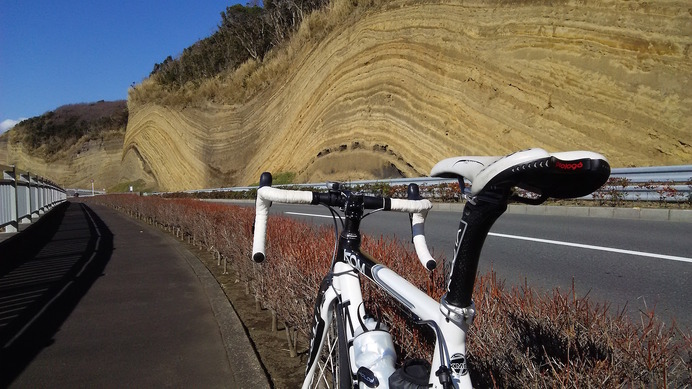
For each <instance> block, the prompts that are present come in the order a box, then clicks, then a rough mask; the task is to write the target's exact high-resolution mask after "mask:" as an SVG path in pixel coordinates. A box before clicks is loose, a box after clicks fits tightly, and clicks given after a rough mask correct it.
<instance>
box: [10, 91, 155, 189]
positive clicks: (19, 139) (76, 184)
mask: <svg viewBox="0 0 692 389" xmlns="http://www.w3.org/2000/svg"><path fill="white" fill-rule="evenodd" d="M127 117H128V112H127V107H126V102H125V101H112V102H106V101H99V102H95V103H84V104H70V105H65V106H62V107H59V108H57V109H55V110H54V111H49V112H46V113H45V114H43V115H40V116H37V117H34V118H30V119H27V120H25V121H22V122H21V123H19V124H18V125H16V126H15V127H14V128H13V129H12V130H10V131H9V132H8V133H6V134H3V136H1V137H0V163H4V164H13V165H17V166H18V167H19V168H20V169H22V170H26V171H29V172H31V173H33V174H37V175H40V176H43V177H47V178H49V179H51V180H53V181H55V182H57V183H59V184H60V185H62V186H64V187H67V188H90V187H91V180H94V184H95V186H96V188H98V189H110V188H112V187H114V186H116V185H118V184H121V183H127V182H133V181H137V180H142V181H141V182H142V184H141V185H142V186H144V185H149V186H154V185H155V182H154V180H153V179H152V178H151V177H150V176H149V175H148V174H147V173H145V172H144V171H143V167H142V165H141V163H140V161H139V159H137V158H134V159H133V158H125V159H123V158H122V148H123V139H124V136H125V128H126V126H127Z"/></svg>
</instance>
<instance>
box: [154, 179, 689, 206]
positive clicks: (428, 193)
mask: <svg viewBox="0 0 692 389" xmlns="http://www.w3.org/2000/svg"><path fill="white" fill-rule="evenodd" d="M293 177H294V174H293V173H279V174H277V175H276V177H274V181H273V185H283V186H284V188H285V189H293V190H313V188H310V187H304V186H291V184H292V183H293ZM254 186H257V183H255V184H254ZM347 187H348V188H349V190H352V191H356V192H365V193H370V194H374V195H378V196H387V197H395V198H405V197H406V188H407V185H390V184H388V183H385V182H381V183H375V184H369V185H352V186H348V185H347ZM625 188H631V189H633V190H637V189H646V190H651V191H654V192H655V193H656V194H657V196H658V198H657V199H656V200H646V201H645V200H643V199H641V198H634V199H627V198H625V196H624V195H623V190H624V189H625ZM682 188H686V189H687V191H683V190H682ZM420 191H421V195H422V196H423V197H425V198H428V199H430V200H432V201H436V202H443V203H454V202H460V201H463V199H462V198H461V197H460V196H459V184H458V183H451V184H450V183H443V184H437V185H423V186H421V187H420ZM161 195H162V196H164V197H169V198H199V199H231V200H233V199H236V200H240V199H254V198H256V196H257V191H256V189H250V190H238V191H231V190H224V191H221V190H219V191H211V192H196V193H195V192H192V193H191V192H174V193H164V194H161ZM545 204H546V205H566V206H570V205H571V206H601V207H626V208H633V207H640V208H676V209H690V208H692V178H691V179H690V180H688V181H686V182H682V183H676V182H653V181H651V182H644V183H633V182H630V181H629V180H627V179H623V178H610V179H609V180H608V181H607V182H606V184H605V185H604V186H603V187H602V188H600V189H599V190H598V191H596V192H594V193H593V194H592V195H591V198H590V199H569V200H548V201H547V202H546V203H545Z"/></svg>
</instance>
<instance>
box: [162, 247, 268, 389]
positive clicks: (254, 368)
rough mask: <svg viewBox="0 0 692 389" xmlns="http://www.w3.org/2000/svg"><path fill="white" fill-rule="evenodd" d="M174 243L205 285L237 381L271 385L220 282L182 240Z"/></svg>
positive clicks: (252, 385) (246, 384)
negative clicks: (184, 245) (183, 245)
mask: <svg viewBox="0 0 692 389" xmlns="http://www.w3.org/2000/svg"><path fill="white" fill-rule="evenodd" d="M169 238H170V236H169ZM175 242H176V244H178V247H179V248H178V251H179V252H180V253H181V254H183V256H184V257H185V259H186V260H187V263H188V264H189V265H190V267H191V268H192V270H193V271H194V272H195V274H196V275H197V278H198V279H199V281H200V283H201V284H202V285H203V286H204V292H205V293H206V294H207V297H208V298H209V304H210V305H211V307H212V310H213V311H214V315H215V316H216V318H217V321H218V324H219V331H220V332H221V337H222V339H223V343H224V347H225V348H226V355H227V356H228V360H229V362H230V363H231V364H232V371H233V375H234V376H235V378H236V382H238V383H241V387H242V388H258V389H259V388H269V387H271V385H270V384H269V379H268V377H267V373H266V372H265V371H264V369H263V367H262V366H261V364H260V362H259V358H258V356H257V354H256V353H255V348H254V347H253V345H252V344H251V343H250V339H249V335H248V334H247V332H246V331H245V327H243V324H242V322H241V321H240V318H239V317H238V314H237V313H236V311H235V309H234V308H233V305H231V302H230V301H229V300H228V297H226V294H225V293H224V292H223V290H222V289H221V285H219V283H218V281H217V280H216V278H215V277H214V275H213V274H211V272H210V271H209V269H207V267H206V266H205V265H204V264H203V263H202V262H201V261H200V260H199V258H197V256H195V255H194V254H193V253H191V252H190V251H189V250H187V249H186V248H184V247H182V245H180V242H178V241H175Z"/></svg>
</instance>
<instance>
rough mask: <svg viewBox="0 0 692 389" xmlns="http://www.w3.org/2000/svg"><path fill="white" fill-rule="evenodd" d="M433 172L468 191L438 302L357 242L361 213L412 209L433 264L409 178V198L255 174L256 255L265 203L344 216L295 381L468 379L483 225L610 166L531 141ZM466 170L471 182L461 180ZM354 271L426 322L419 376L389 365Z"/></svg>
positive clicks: (422, 209)
mask: <svg viewBox="0 0 692 389" xmlns="http://www.w3.org/2000/svg"><path fill="white" fill-rule="evenodd" d="M431 176H433V177H444V178H455V179H458V180H459V186H460V190H461V192H462V193H461V195H463V196H464V197H465V198H466V200H467V202H466V204H465V206H464V209H463V212H462V217H461V221H460V223H459V230H458V231H457V237H456V243H455V249H454V260H453V263H452V267H451V273H450V274H449V278H448V280H447V282H448V284H447V290H446V293H445V294H444V296H443V297H442V298H441V299H440V301H439V302H438V301H435V300H434V299H432V298H431V297H430V296H428V295H427V294H425V293H424V292H422V291H420V290H419V289H418V288H416V287H415V286H414V285H412V284H411V283H409V282H408V281H407V280H406V279H405V278H403V277H402V276H400V275H399V274H397V273H395V272H394V271H392V270H390V269H388V268H387V267H385V266H383V265H381V264H379V263H377V262H376V261H375V260H374V259H373V258H372V257H370V255H368V254H366V253H363V252H361V250H360V242H361V238H360V222H361V220H362V219H363V218H364V217H365V216H368V215H370V214H371V213H372V212H378V211H398V212H407V213H409V214H411V215H410V216H411V230H412V235H413V243H414V247H415V250H416V254H417V256H418V258H419V260H420V261H421V263H422V265H423V266H425V267H426V269H428V270H430V271H432V270H433V269H435V267H436V262H435V259H434V258H433V257H432V256H431V255H430V252H429V250H428V248H427V245H426V241H425V233H424V226H425V218H426V216H427V213H428V211H429V210H430V209H431V208H432V203H431V202H430V201H429V200H426V199H422V198H420V195H419V189H418V187H417V186H416V185H415V184H411V185H409V188H408V199H396V198H388V197H379V196H369V195H364V194H362V193H352V192H349V191H346V190H343V189H342V188H341V187H340V185H339V184H335V183H332V184H330V185H328V190H327V191H326V192H306V191H295V190H284V189H279V188H273V187H271V174H269V173H266V172H265V173H263V174H262V176H261V178H260V185H259V188H258V191H257V202H256V216H255V227H254V234H255V235H254V238H253V256H252V258H253V260H254V261H256V262H262V261H263V260H264V259H265V257H266V256H265V253H264V249H265V234H266V223H267V215H268V212H269V207H270V206H271V204H272V202H279V203H289V204H313V205H324V206H326V207H328V208H329V209H330V210H331V212H332V215H333V216H334V224H335V230H337V232H338V224H337V222H336V217H337V216H339V218H340V219H341V217H340V215H338V214H337V212H336V210H335V209H334V208H335V207H338V208H339V209H340V210H341V211H342V212H343V215H344V216H343V219H341V224H342V226H341V227H342V228H341V233H340V234H338V239H337V242H336V244H335V252H334V254H333V256H332V264H331V267H330V271H329V273H328V274H327V275H326V276H325V277H324V279H323V281H322V283H321V285H320V288H319V291H318V295H317V300H316V305H315V308H314V318H313V327H312V336H311V340H310V348H309V352H308V362H307V366H306V374H305V380H304V383H303V386H302V387H303V388H313V387H326V388H331V387H334V388H354V387H356V386H358V387H360V388H365V387H368V388H388V387H390V384H391V387H392V388H395V387H426V388H427V387H433V388H472V384H471V379H470V377H469V373H468V366H467V362H466V333H467V332H468V329H469V327H470V326H471V324H472V323H473V320H474V317H475V308H474V304H473V300H472V292H473V288H474V283H475V278H476V270H477V266H478V260H479V257H480V253H481V249H482V247H483V244H484V242H485V238H486V236H487V234H488V232H489V230H490V228H491V226H492V225H493V223H494V222H495V221H496V220H497V219H498V218H499V217H500V216H501V215H502V214H503V213H504V212H505V210H506V209H507V204H508V203H509V202H511V201H516V202H521V203H527V204H534V205H537V204H541V203H543V202H544V201H545V200H546V199H548V198H557V199H565V198H574V197H582V196H586V195H588V194H590V193H592V192H593V191H595V190H596V189H598V188H599V187H601V186H602V185H603V184H604V183H605V182H606V181H607V179H608V177H609V176H610V165H609V164H608V162H607V160H606V159H605V157H603V156H602V155H600V154H597V153H594V152H589V151H571V152H562V153H552V154H551V153H548V152H547V151H545V150H543V149H538V148H535V149H528V150H523V151H519V152H516V153H513V154H509V155H506V156H502V157H478V156H473V157H454V158H447V159H444V160H442V161H440V162H438V163H437V164H436V165H435V166H434V167H433V168H432V171H431ZM464 178H466V179H467V180H468V181H470V182H471V185H470V187H469V188H468V189H466V187H465V184H464ZM517 188H519V189H520V190H519V191H518V190H517ZM365 210H372V212H371V213H365ZM361 275H362V276H365V277H366V278H368V279H369V280H370V281H372V282H374V283H375V285H376V286H377V287H379V288H382V289H383V290H384V291H386V292H387V293H388V294H389V295H390V296H392V297H393V298H394V299H395V300H397V301H398V302H399V303H400V304H401V305H402V307H403V308H404V309H405V310H406V311H408V312H409V313H410V314H411V317H413V318H414V321H415V322H416V323H417V324H425V325H428V326H430V327H431V328H432V329H433V331H434V333H435V335H436V340H435V346H434V351H433V358H432V360H431V361H430V363H429V364H428V363H424V364H420V365H418V366H415V365H413V366H412V365H405V367H404V368H405V369H409V373H410V372H418V377H410V376H411V374H408V375H407V374H403V373H402V368H400V369H395V362H396V353H395V351H394V347H393V344H392V340H391V335H390V334H389V332H387V331H386V328H383V326H382V324H381V323H379V322H377V321H375V320H374V319H372V318H370V317H369V315H368V314H367V310H366V309H365V308H364V307H363V297H362V292H361V289H360V282H359V280H360V276H361ZM421 372H422V373H421ZM402 377H409V381H408V382H402V380H404V381H405V379H404V378H402ZM390 380H391V381H390ZM401 385H409V386H401Z"/></svg>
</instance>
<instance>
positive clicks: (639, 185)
mask: <svg viewBox="0 0 692 389" xmlns="http://www.w3.org/2000/svg"><path fill="white" fill-rule="evenodd" d="M610 177H611V180H613V179H621V181H620V183H621V184H624V185H621V186H614V187H611V188H610V190H611V191H613V192H616V193H618V197H619V198H620V199H622V200H641V201H669V202H681V201H689V200H690V198H691V197H690V196H692V187H691V185H692V165H676V166H654V167H637V168H616V169H612V170H611V174H610ZM455 182H456V180H454V179H447V178H444V179H443V178H436V177H419V178H391V179H381V180H360V181H349V182H348V185H350V186H358V185H376V184H387V185H392V186H393V185H408V184H410V183H415V184H418V185H420V186H423V185H438V184H444V183H455ZM277 186H278V187H281V186H290V187H294V188H324V186H325V183H323V182H321V183H309V184H290V185H277ZM252 189H257V187H256V186H239V187H230V188H213V189H198V190H189V191H186V192H185V193H211V192H240V191H247V190H252ZM593 198H594V197H593V196H591V195H589V196H585V197H583V199H593Z"/></svg>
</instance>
